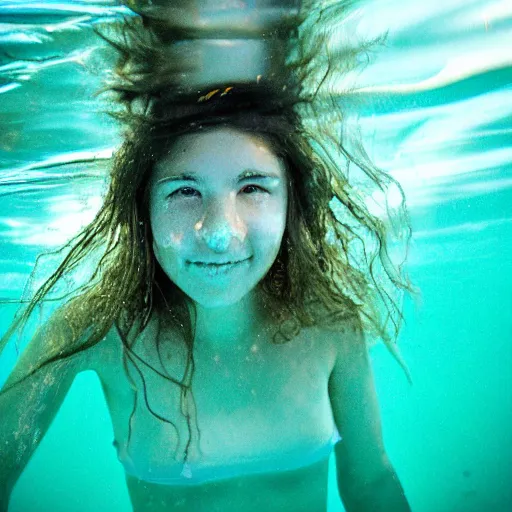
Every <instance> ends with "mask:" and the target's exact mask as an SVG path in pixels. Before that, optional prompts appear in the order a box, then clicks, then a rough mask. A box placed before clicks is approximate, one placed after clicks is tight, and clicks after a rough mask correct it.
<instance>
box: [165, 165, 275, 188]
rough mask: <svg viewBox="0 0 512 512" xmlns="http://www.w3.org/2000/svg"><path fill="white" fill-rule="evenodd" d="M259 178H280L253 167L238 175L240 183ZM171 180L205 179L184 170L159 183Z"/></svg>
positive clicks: (195, 180) (193, 180) (199, 180)
mask: <svg viewBox="0 0 512 512" xmlns="http://www.w3.org/2000/svg"><path fill="white" fill-rule="evenodd" d="M249 179H250V180H257V181H270V180H280V177H279V176H278V175H277V174H274V173H272V172H262V171H255V170H252V169H246V170H245V171H243V172H241V173H240V174H239V175H238V178H237V180H236V181H237V182H238V183H240V182H242V181H245V180H249ZM169 181H171V182H172V181H192V182H196V183H202V182H203V181H204V180H203V179H202V178H201V177H200V176H199V175H197V174H196V173H194V172H183V173H180V174H174V175H172V176H166V177H165V178H161V179H159V180H158V181H157V182H156V183H157V185H159V184H161V183H167V182H169Z"/></svg>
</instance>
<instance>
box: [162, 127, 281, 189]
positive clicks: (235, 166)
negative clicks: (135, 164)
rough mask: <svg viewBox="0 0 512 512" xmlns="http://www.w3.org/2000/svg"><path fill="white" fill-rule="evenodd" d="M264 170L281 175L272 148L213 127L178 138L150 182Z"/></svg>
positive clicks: (253, 136) (251, 136) (231, 130)
mask: <svg viewBox="0 0 512 512" xmlns="http://www.w3.org/2000/svg"><path fill="white" fill-rule="evenodd" d="M220 169H222V171H223V174H224V173H225V174H230V173H231V172H233V173H235V172H240V170H245V169H254V170H262V171H264V170H267V171H272V172H274V173H276V174H280V175H283V174H284V165H283V163H282V161H281V159H280V158H279V157H277V155H276V154H275V153H274V151H273V149H272V147H271V145H270V144H269V143H268V142H267V141H266V140H265V139H264V138H263V137H262V136H259V135H257V134H250V133H246V132H243V131H241V130H237V129H235V128H226V127H216V128H209V129H208V130H205V131H201V132H195V133H188V134H185V135H181V136H180V137H178V138H177V139H176V140H175V141H173V143H172V144H171V146H170V147H169V149H168V151H167V152H166V153H165V154H164V155H163V157H162V158H161V159H160V161H159V162H158V163H157V164H156V166H155V169H154V172H153V179H159V178H162V177H165V176H166V175H168V174H170V173H172V172H173V171H194V172H204V173H208V172H214V171H218V170H220Z"/></svg>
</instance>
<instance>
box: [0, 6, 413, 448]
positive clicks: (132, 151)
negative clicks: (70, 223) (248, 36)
mask: <svg viewBox="0 0 512 512" xmlns="http://www.w3.org/2000/svg"><path fill="white" fill-rule="evenodd" d="M318 16H325V13H324V12H321V13H319V14H318ZM306 28H307V27H306ZM120 34H121V35H120V37H116V38H107V40H108V41H109V43H110V44H111V45H112V46H114V47H115V48H116V49H117V51H118V52H119V60H118V65H117V68H116V77H117V78H116V79H115V81H114V82H113V83H111V84H110V85H109V86H108V87H107V89H108V90H109V91H113V92H114V93H115V94H116V98H117V100H116V101H117V104H118V105H120V106H121V108H120V109H119V108H118V109H117V110H116V111H115V112H114V113H113V115H114V116H115V117H116V118H117V119H118V120H119V121H120V122H121V123H122V125H123V126H124V139H123V143H122V145H121V147H120V148H119V150H118V151H117V153H116V154H115V157H114V160H113V165H112V168H111V171H110V185H109V189H108V192H107V194H106V197H105V199H104V202H103V205H102V206H101V208H100V210H99V211H98V213H97V215H96V217H95V218H94V220H93V221H92V222H91V223H90V224H89V225H88V226H86V227H85V228H84V229H83V230H82V231H81V232H80V233H79V234H78V235H76V236H75V237H74V238H73V239H72V240H70V241H69V242H68V243H67V244H66V246H65V249H66V250H67V254H66V256H65V258H64V260H63V261H62V263H61V264H60V265H59V266H58V268H57V269H56V271H55V272H54V273H53V274H52V275H51V277H50V278H49V279H48V280H47V281H46V282H45V283H44V284H43V285H42V286H41V287H40V288H39V289H38V290H37V292H36V293H35V295H34V296H33V297H32V299H31V301H30V303H29V304H28V306H27V307H26V308H25V309H24V311H23V312H22V313H21V314H19V315H18V316H17V317H16V318H15V320H14V321H13V323H12V325H11V326H10V328H9V330H8V331H7V333H6V334H5V336H4V337H3V338H2V339H1V340H0V351H1V350H3V348H5V346H6V344H7V342H8V340H9V339H10V338H11V336H12V335H13V334H14V333H15V332H18V331H19V330H21V329H23V326H24V325H25V324H26V322H27V320H28V318H29V316H30V315H31V313H32V312H33V310H34V309H35V308H36V307H37V305H38V304H41V303H42V302H43V301H44V300H45V298H46V297H47V296H48V295H49V293H50V292H51V291H52V290H53V289H54V288H55V287H56V286H57V285H58V284H59V283H61V282H62V280H65V279H66V276H67V275H70V273H71V272H73V271H74V270H75V269H77V268H79V267H80V265H84V264H85V263H86V262H87V261H89V260H90V259H91V258H92V257H93V255H95V254H97V253H98V252H100V253H101V257H100V258H99V262H98V264H97V266H96V268H95V270H94V272H93V275H92V276H91V278H90V279H89V280H88V282H86V283H85V284H83V285H82V286H81V287H80V288H79V290H78V293H75V294H74V296H72V297H71V298H70V299H68V300H66V301H65V302H64V303H63V304H62V306H60V308H59V310H58V312H57V314H58V318H59V319H60V320H61V321H64V322H65V323H66V326H67V327H68V329H67V331H66V332H67V334H66V337H65V338H64V337H63V336H60V337H57V338H54V339H53V341H52V343H51V344H48V348H47V350H44V355H45V357H44V359H43V360H41V361H40V363H39V364H38V365H37V366H36V367H35V368H32V369H30V371H29V372H27V374H26V375H24V376H23V377H22V378H20V379H18V381H17V382H15V383H13V384H12V385H10V386H9V387H8V388H7V389H3V390H2V393H5V392H8V391H9V389H11V388H12V387H14V386H16V385H17V384H19V383H20V382H21V381H23V380H24V379H26V378H28V377H29V376H30V375H32V374H34V373H35V372H37V371H38V370H39V369H41V368H42V367H44V366H47V365H50V364H53V363H56V362H58V361H62V360H64V359H66V358H69V357H71V356H72V355H74V354H77V353H78V352H81V351H85V350H88V349H90V348H91V347H93V346H94V345H96V344H97V343H99V342H100V341H101V340H102V339H103V338H104V337H105V336H106V335H107V333H108V332H109V331H110V330H111V329H112V328H113V327H114V326H115V328H116V329H117V330H118V332H119V335H120V337H121V339H122V343H123V359H124V367H125V371H126V373H127V375H128V369H127V368H128V362H129V363H131V364H132V365H133V367H134V368H136V369H137V371H138V373H139V375H140V376H141V378H142V379H143V378H144V377H143V374H142V372H141V371H140V369H139V366H140V365H144V366H145V367H146V368H150V370H151V371H154V372H156V373H159V372H158V370H157V369H155V368H153V367H151V365H150V364H149V363H148V362H147V361H144V360H143V359H142V358H141V356H140V355H138V354H137V353H135V351H134V350H133V348H132V345H133V341H134V340H135V339H136V338H137V335H138V334H139V333H141V332H142V331H143V330H144V328H145V327H146V326H147V324H148V322H149V320H150V319H151V318H152V315H158V318H162V319H164V321H165V322H168V323H169V325H170V326H172V327H173V328H175V329H177V330H178V332H180V333H181V335H182V336H183V339H184V340H185V341H186V344H187V348H188V361H187V367H186V371H185V376H184V377H183V379H182V380H180V379H178V378H174V377H172V376H168V375H164V374H161V373H159V375H160V376H161V377H162V378H164V379H167V380H170V381H172V382H174V383H175V384H176V385H178V386H180V389H181V399H182V404H181V405H182V409H181V410H182V411H183V410H187V407H184V406H186V405H187V403H188V400H190V399H192V400H193V394H192V389H191V382H192V376H193V373H194V351H193V342H194V326H193V325H192V321H191V317H190V312H189V309H188V307H187V304H186V296H185V295H184V293H183V292H182V291H181V290H180V289H179V288H177V287H176V286H175V285H174V284H173V283H172V282H171V281H170V280H169V278H168V277H167V275H166V274H165V273H164V271H163V270H162V268H161V267H160V266H159V264H158V262H157V261H156V259H155V257H154V255H153V252H152V233H151V229H150V222H149V211H148V183H149V178H150V175H151V172H152V169H153V167H154V165H155V163H156V162H158V160H159V159H160V158H161V156H162V155H163V154H164V153H165V151H166V150H167V149H168V148H169V146H170V145H171V144H172V142H173V141H174V140H175V139H176V138H177V137H179V136H180V135H182V134H185V133H191V132H194V131H197V130H200V129H201V128H202V127H209V126H230V127H234V128H237V129H239V130H243V131H246V132H248V133H252V134H257V135H258V136H260V137H262V138H264V139H265V140H266V141H267V142H268V143H269V145H270V147H271V148H272V149H273V151H274V152H275V154H276V155H277V156H278V157H279V158H280V159H281V160H282V161H283V162H284V164H285V167H286V171H287V174H288V177H289V206H288V212H287V222H286V229H285V233H284V236H283V242H282V245H281V248H280V250H279V253H278V256H277V258H276V260H275V262H274V264H273V265H272V267H271V268H270V270H269V272H268V274H267V275H266V276H265V277H264V279H263V280H262V281H261V282H260V283H259V284H258V289H259V291H260V292H261V293H262V294H264V297H265V300H266V301H267V303H268V304H270V305H271V307H270V308H269V310H271V311H274V312H275V319H276V320H277V324H278V325H279V329H278V330H277V332H276V333H275V335H274V337H273V341H274V342H275V343H286V342H288V341H289V340H291V339H292V338H293V337H295V336H296V335H297V334H298V333H299V332H300V330H301V328H303V327H307V326H313V325H322V326H328V325H331V326H338V325H340V324H343V322H345V321H347V320H348V319H356V320H357V322H358V324H359V325H360V326H361V328H362V329H364V330H365V332H366V333H368V336H374V337H378V338H380V339H382V340H383V342H384V343H385V345H386V346H387V348H388V349H389V350H390V352H391V353H392V354H393V356H394V357H395V358H396V359H397V361H398V362H399V364H400V365H401V367H402V368H403V370H404V371H405V372H406V375H407V377H408V378H410V375H409V373H408V370H407V366H406V364H405V362H404V361H403V359H402V358H401V356H400V353H399V351H398V348H397V346H396V338H397V336H398V333H399V329H400V324H401V321H402V319H403V315H402V312H401V306H400V304H399V303H398V301H396V300H393V298H392V296H391V293H390V290H391V291H394V292H402V291H408V292H410V293H416V290H415V289H414V287H413V286H412V285H411V283H410V281H409V280H408V278H407V276H406V275H404V271H403V268H402V266H401V265H399V266H398V267H397V266H395V265H394V263H393V262H392V260H391V258H390V257H389V254H388V237H389V230H390V226H393V222H396V221H395V220H393V219H394V217H393V215H392V214H391V212H389V210H388V209H387V206H386V211H387V214H388V218H387V220H383V219H382V218H381V216H379V217H378V216H376V215H374V214H372V213H371V212H370V211H369V209H368V207H367V205H366V203H365V201H364V197H362V196H361V194H360V191H358V190H357V189H356V188H355V187H354V186H353V184H351V181H350V170H351V169H352V168H357V169H358V170H359V171H362V172H363V174H364V175H365V176H366V177H367V178H368V181H369V182H370V183H371V184H373V187H374V190H378V191H381V192H383V193H385V192H386V191H387V190H388V189H389V188H390V187H395V189H398V190H399V191H400V193H401V195H402V202H401V204H400V205H399V207H398V208H396V210H395V217H398V218H399V224H400V226H401V228H402V229H403V230H405V244H406V245H408V243H409V238H410V232H411V229H410V225H409V222H408V215H407V210H406V206H405V201H404V196H403V191H402V189H401V187H400V185H399V183H398V182H396V180H394V179H393V178H392V177H391V176H389V175H388V174H386V173H385V172H383V171H381V170H379V169H376V168H375V167H374V166H372V165H371V163H370V162H369V160H368V159H367V158H366V157H365V155H364V152H363V151H360V152H359V153H358V156H356V154H355V153H351V152H349V150H348V148H347V147H346V146H345V144H344V142H345V141H344V140H342V137H343V135H342V134H343V133H344V132H343V131H341V130H340V127H342V126H343V112H342V109H341V108H340V106H339V102H338V101H336V99H335V98H333V97H332V96H329V95H325V94H324V95H323V96H322V97H320V95H319V91H321V84H322V83H323V82H324V80H325V79H326V78H327V77H329V76H330V75H329V73H331V72H332V69H331V63H332V62H333V61H335V60H336V57H338V58H340V55H337V56H336V55H331V54H328V58H327V59H326V60H325V62H323V64H322V65H320V66H318V65H317V67H316V68H315V69H316V74H314V73H313V68H312V64H311V63H312V62H313V57H312V56H313V55H315V52H316V54H317V53H318V48H319V44H320V43H319V40H318V39H315V40H312V39H311V38H308V37H307V30H306V29H304V33H303V34H302V38H301V39H299V38H297V37H293V34H292V35H291V37H290V44H291V45H294V46H293V48H292V50H293V51H292V52H290V54H291V55H293V58H291V59H290V60H289V62H288V66H289V70H290V74H289V77H290V79H289V80H288V81H287V82H286V83H284V84H283V83H274V82H272V81H271V80H269V81H266V80H258V81H256V82H255V83H253V84H218V86H214V85H212V86H211V87H210V88H209V89H208V90H205V91H195V92H190V91H189V90H185V89H183V88H180V86H179V81H178V80H177V79H176V78H175V76H176V72H175V70H174V71H173V69H171V68H172V66H173V61H172V59H169V56H168V55H166V54H165V53H164V50H162V45H161V44H160V42H159V40H158V36H157V35H156V34H155V33H152V32H151V30H149V29H148V28H147V27H145V26H144V23H143V21H141V20H140V19H139V18H135V19H131V20H130V19H127V20H125V21H124V22H123V24H122V27H121V32H120ZM102 37H106V36H104V35H102ZM323 37H326V36H323ZM321 39H322V38H320V40H321ZM365 50H366V48H365V47H362V48H358V49H357V51H356V49H354V48H352V49H345V53H344V55H342V57H344V59H345V60H344V61H343V67H344V68H345V69H346V70H348V69H350V68H351V67H355V66H356V65H357V63H358V62H359V61H360V56H361V54H362V53H364V52H365ZM324 65H325V69H323V71H320V72H318V69H319V68H321V67H322V66H324ZM313 76H317V77H318V76H320V77H321V79H314V78H312V77H313ZM322 77H323V78H322ZM308 80H309V82H310V84H311V82H313V83H315V86H314V87H313V89H311V87H310V86H309V89H308V88H306V87H305V84H306V82H307V81H308ZM311 91H313V92H311ZM386 205H387V203H386ZM395 225H396V224H395ZM372 245H375V246H376V249H374V250H373V251H372V250H371V246H372ZM377 267H379V268H380V269H382V270H383V271H384V272H381V274H380V275H376V269H377ZM386 276H387V280H386V281H384V278H385V277H386ZM385 285H386V286H385ZM390 324H391V334H390V333H389V332H388V331H389V326H390ZM134 331H135V332H134ZM59 332H61V331H59ZM133 332H134V335H133V336H132V333H133ZM129 333H130V336H128V334H129ZM341 342H343V337H340V343H341ZM156 344H157V350H158V351H160V341H159V339H157V340H156ZM128 377H129V375H128ZM129 378H130V377H129ZM132 383H133V381H132ZM145 392H146V390H145V388H144V393H145ZM146 404H148V401H147V397H146ZM148 407H149V405H148ZM132 414H133V412H132ZM155 415H156V414H155ZM158 417H159V418H160V419H161V420H162V421H166V422H169V423H172V422H171V421H169V420H168V419H165V418H163V417H160V416H158ZM187 421H188V425H189V432H190V428H191V425H190V416H188V415H187ZM130 434H131V432H130ZM189 443H190V439H189ZM188 446H189V444H187V448H186V450H188Z"/></svg>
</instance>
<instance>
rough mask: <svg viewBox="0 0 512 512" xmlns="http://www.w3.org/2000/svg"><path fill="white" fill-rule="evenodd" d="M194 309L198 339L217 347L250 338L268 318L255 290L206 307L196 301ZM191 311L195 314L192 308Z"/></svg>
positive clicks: (196, 339) (238, 342) (230, 345)
mask: <svg viewBox="0 0 512 512" xmlns="http://www.w3.org/2000/svg"><path fill="white" fill-rule="evenodd" d="M189 309H190V308H189ZM195 309H196V314H197V317H196V322H195V325H196V331H195V341H196V342H197V343H199V344H203V345H209V346H215V347H216V348H217V347H218V348H222V347H223V346H226V347H232V346H233V344H243V343H244V342H250V339H251V336H253V335H254V334H255V333H257V332H258V331H259V330H260V329H261V328H262V326H264V325H266V323H267V322H268V320H269V314H268V312H267V311H266V310H265V306H264V304H263V302H262V300H261V297H259V295H258V294H257V293H256V292H255V291H253V292H251V293H249V294H247V295H246V296H245V297H243V298H242V299H241V300H240V301H239V302H237V303H235V304H231V305H229V306H222V307H216V308H204V307H203V306H201V305H200V304H197V303H196V305H195ZM191 315H192V318H194V315H193V314H192V312H191Z"/></svg>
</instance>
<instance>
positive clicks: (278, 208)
mask: <svg viewBox="0 0 512 512" xmlns="http://www.w3.org/2000/svg"><path fill="white" fill-rule="evenodd" d="M285 227H286V204H284V205H283V203H282V202H279V201H276V202H275V203H268V204H267V207H266V208H265V210H264V211H263V212H260V216H259V219H258V221H257V223H256V224H255V225H254V229H255V231H257V232H258V233H259V234H261V236H263V237H267V239H268V241H269V242H270V244H273V243H275V242H279V241H280V240H281V237H282V235H283V232H284V229H285Z"/></svg>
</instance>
